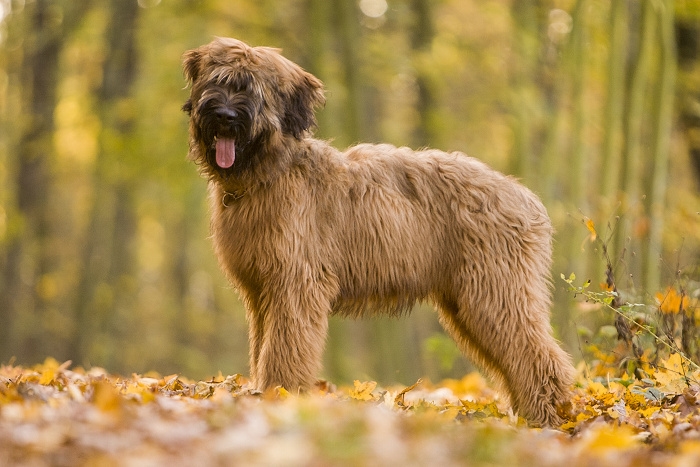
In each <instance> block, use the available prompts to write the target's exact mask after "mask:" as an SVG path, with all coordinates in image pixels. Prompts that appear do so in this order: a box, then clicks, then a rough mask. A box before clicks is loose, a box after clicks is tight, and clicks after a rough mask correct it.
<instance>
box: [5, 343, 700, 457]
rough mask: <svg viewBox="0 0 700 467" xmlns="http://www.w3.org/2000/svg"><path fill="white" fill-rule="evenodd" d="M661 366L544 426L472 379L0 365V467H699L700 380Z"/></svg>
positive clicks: (588, 381)
mask: <svg viewBox="0 0 700 467" xmlns="http://www.w3.org/2000/svg"><path fill="white" fill-rule="evenodd" d="M662 363H663V364H660V365H658V368H659V369H658V370H656V371H653V372H649V378H644V379H643V380H638V379H634V378H632V377H629V376H628V375H626V374H623V375H622V376H621V377H618V378H605V377H592V378H584V377H583V376H581V377H579V380H578V382H577V385H576V388H575V390H574V394H573V396H572V399H571V404H570V406H569V407H567V408H566V410H565V412H566V414H565V421H564V423H563V424H562V425H561V426H560V427H555V428H536V427H529V426H528V424H527V422H526V421H525V420H523V419H522V418H519V417H517V416H516V415H514V414H513V413H512V411H510V409H509V408H508V404H507V402H506V401H503V400H501V399H499V397H498V393H497V392H496V391H495V390H493V389H492V388H491V387H490V386H489V385H488V384H487V383H486V382H485V380H484V379H483V378H482V377H481V376H480V375H479V374H477V373H472V374H468V375H466V376H465V377H464V378H462V379H461V380H445V381H442V382H440V383H437V384H433V383H431V382H430V381H427V380H419V381H417V382H416V383H415V384H413V385H411V386H392V387H381V386H380V385H378V384H377V383H376V382H374V381H355V382H354V384H353V385H352V386H349V387H335V386H334V385H333V384H331V383H329V382H326V381H321V382H319V384H318V385H317V386H316V387H315V388H314V389H313V390H312V391H310V392H309V393H307V394H302V395H299V394H292V393H290V392H288V391H286V390H285V389H284V388H277V389H275V390H273V391H269V392H266V393H261V392H259V391H255V390H252V389H251V387H250V384H249V382H248V380H247V379H246V378H245V377H243V376H241V375H231V376H224V375H221V374H219V375H217V376H215V377H213V378H211V379H209V380H206V381H193V380H190V379H188V378H186V377H184V376H181V375H166V376H162V375H159V374H156V373H149V374H145V375H137V374H133V375H131V376H130V377H123V376H118V375H111V374H108V373H107V372H106V371H105V370H103V369H101V368H92V369H89V370H84V369H82V368H74V369H71V364H70V362H64V363H59V362H57V361H55V360H53V359H51V358H49V359H47V360H46V361H44V362H43V363H42V364H39V365H36V366H34V367H31V368H26V367H22V366H14V365H5V366H0V465H27V466H42V465H65V466H69V465H70V466H74V465H99V466H102V465H105V466H111V465H165V464H166V463H169V462H175V463H177V464H178V465H184V464H192V465H205V464H212V465H218V464H223V465H291V466H294V465H387V464H396V463H400V465H409V466H411V465H448V466H449V465H477V466H481V465H483V466H492V465H513V466H519V465H522V466H530V465H538V466H560V465H567V466H579V465H580V466H588V465H596V466H605V465H611V466H612V465H614V466H615V467H623V466H632V465H669V466H670V465H689V466H692V465H698V464H700V412H699V411H698V407H700V404H699V403H700V386H699V385H698V383H697V381H698V380H700V374H694V373H691V372H689V371H688V369H687V368H685V367H684V364H683V361H681V360H680V358H678V357H677V356H671V357H670V358H669V359H668V360H667V361H665V362H662Z"/></svg>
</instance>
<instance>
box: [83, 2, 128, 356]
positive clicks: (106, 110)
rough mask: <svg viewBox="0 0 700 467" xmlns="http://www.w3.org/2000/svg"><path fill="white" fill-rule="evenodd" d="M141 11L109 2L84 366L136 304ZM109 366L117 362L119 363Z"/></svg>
mask: <svg viewBox="0 0 700 467" xmlns="http://www.w3.org/2000/svg"><path fill="white" fill-rule="evenodd" d="M138 12H139V7H138V4H137V3H136V2H134V1H130V2H126V3H125V2H123V1H121V0H111V1H110V3H109V4H108V15H109V20H108V25H107V42H106V45H105V47H106V56H105V59H104V64H103V72H102V86H101V88H100V91H99V101H98V102H97V106H98V108H99V109H100V120H101V122H102V123H101V134H100V138H99V142H100V143H99V152H98V154H97V160H96V162H95V169H94V174H93V181H92V185H93V193H94V199H93V203H92V208H91V210H90V214H89V223H88V230H87V232H86V235H85V245H84V247H83V255H84V256H83V259H82V264H83V266H82V268H81V273H82V276H81V278H80V282H79V285H78V293H77V302H76V304H75V329H76V333H75V337H74V339H72V341H71V342H72V349H71V351H70V355H71V358H73V359H74V361H78V362H81V363H83V362H87V361H88V360H87V357H88V355H92V354H93V349H92V348H91V347H92V346H93V345H95V344H101V345H104V344H105V342H104V340H103V339H104V337H103V336H102V335H101V332H100V331H101V330H103V329H104V326H103V324H104V321H114V320H117V319H119V316H120V313H119V312H118V306H119V303H121V302H126V303H127V304H130V305H133V302H131V301H130V298H129V297H131V296H133V294H134V291H135V290H134V288H133V285H132V283H133V281H132V280H130V279H129V277H130V276H131V275H133V273H134V264H133V263H134V256H133V253H132V251H133V247H132V243H133V237H134V236H135V232H136V228H135V224H136V220H135V218H134V216H135V215H136V213H135V209H134V205H133V199H132V197H133V196H134V185H133V183H132V180H131V174H132V170H134V168H133V167H132V168H128V167H125V166H124V165H123V164H125V163H127V162H133V159H131V158H129V157H125V156H127V154H128V153H129V152H130V151H133V148H131V147H130V145H129V143H128V141H129V139H130V138H132V137H133V134H132V133H133V130H134V126H135V119H136V118H137V116H138V113H137V110H136V108H135V107H134V103H133V101H132V100H131V99H130V97H131V88H132V86H133V83H134V80H135V79H136V73H137V70H138V68H137V56H136V46H135V34H136V32H135V31H136V24H137V23H136V20H137V14H138ZM98 292H99V293H98ZM127 306H128V305H127ZM108 329H110V330H115V329H119V327H118V326H109V327H108ZM110 353H111V354H112V356H113V357H116V355H113V352H110ZM105 363H112V364H114V361H112V362H110V361H109V360H106V361H105Z"/></svg>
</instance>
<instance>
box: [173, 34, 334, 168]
mask: <svg viewBox="0 0 700 467" xmlns="http://www.w3.org/2000/svg"><path fill="white" fill-rule="evenodd" d="M183 66H184V71H185V77H186V79H187V81H188V84H189V85H190V98H189V99H188V100H187V102H186V103H185V105H184V106H183V110H184V111H185V112H187V113H188V114H189V116H190V136H191V142H190V155H191V157H192V158H193V159H195V160H196V161H197V162H198V163H200V164H205V165H206V166H207V167H206V169H211V170H213V171H214V173H218V174H222V175H228V174H231V173H235V172H236V170H243V169H245V168H246V167H249V166H251V165H252V164H255V161H256V160H257V158H259V157H261V152H262V151H264V150H265V149H266V145H267V144H268V143H269V142H270V141H271V139H272V138H273V137H280V136H281V137H283V138H294V139H301V138H302V137H303V136H304V135H305V133H307V131H308V130H310V129H311V128H312V127H314V126H315V124H316V118H315V115H314V110H315V109H316V107H318V106H321V105H323V103H324V102H325V98H324V94H323V84H322V83H321V81H319V80H318V79H317V78H316V77H314V76H313V75H311V74H310V73H307V72H306V71H304V70H303V69H302V68H301V67H300V66H298V65H296V64H295V63H293V62H291V61H289V60H287V59H286V58H284V57H283V56H282V55H280V53H279V51H278V50H277V49H272V48H268V47H250V46H248V45H246V44H245V43H243V42H241V41H239V40H236V39H228V38H217V39H215V40H214V41H213V42H211V43H209V44H207V45H203V46H201V47H199V48H197V49H193V50H190V51H188V52H186V53H185V55H184V65H183Z"/></svg>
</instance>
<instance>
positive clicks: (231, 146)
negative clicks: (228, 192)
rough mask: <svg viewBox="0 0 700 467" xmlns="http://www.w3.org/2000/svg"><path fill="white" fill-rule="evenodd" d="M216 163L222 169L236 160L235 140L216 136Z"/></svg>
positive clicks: (228, 166)
mask: <svg viewBox="0 0 700 467" xmlns="http://www.w3.org/2000/svg"><path fill="white" fill-rule="evenodd" d="M215 144H216V148H215V149H216V165H218V166H219V167H221V168H222V169H228V168H230V167H231V166H233V162H234V161H235V160H236V142H235V140H234V139H233V138H222V137H218V138H216V143H215Z"/></svg>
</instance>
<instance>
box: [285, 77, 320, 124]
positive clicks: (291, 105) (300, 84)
mask: <svg viewBox="0 0 700 467" xmlns="http://www.w3.org/2000/svg"><path fill="white" fill-rule="evenodd" d="M325 103H326V97H325V95H324V93H323V83H322V82H321V80H319V79H318V78H316V77H315V76H314V75H312V74H311V73H307V72H306V71H303V70H301V73H300V76H299V78H298V79H297V80H295V82H294V86H293V87H292V92H291V95H289V96H287V100H286V102H285V104H286V106H285V114H284V116H283V118H282V131H283V132H285V133H287V134H291V135H293V136H294V137H295V138H301V136H302V134H303V133H304V132H305V131H306V130H308V129H310V128H312V127H314V126H316V115H315V111H316V108H318V107H321V106H323V105H324V104H325Z"/></svg>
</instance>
